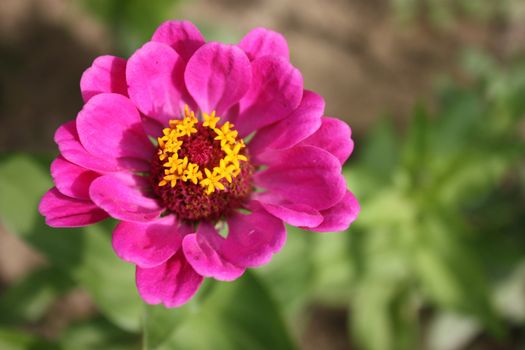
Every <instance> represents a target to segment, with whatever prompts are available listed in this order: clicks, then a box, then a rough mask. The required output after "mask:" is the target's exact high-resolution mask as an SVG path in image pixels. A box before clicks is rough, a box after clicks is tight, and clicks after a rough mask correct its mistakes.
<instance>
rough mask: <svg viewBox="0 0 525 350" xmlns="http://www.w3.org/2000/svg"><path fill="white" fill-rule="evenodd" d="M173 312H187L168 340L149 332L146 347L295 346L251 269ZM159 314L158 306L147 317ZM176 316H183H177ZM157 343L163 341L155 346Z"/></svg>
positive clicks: (252, 349) (231, 348) (230, 349)
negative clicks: (157, 337)
mask: <svg viewBox="0 0 525 350" xmlns="http://www.w3.org/2000/svg"><path fill="white" fill-rule="evenodd" d="M170 312H172V313H174V314H177V313H178V314H181V315H183V316H181V317H184V318H185V320H184V322H183V323H182V324H180V325H178V327H175V328H174V332H173V333H172V334H171V335H170V336H169V337H168V338H167V339H165V341H162V340H160V341H159V339H151V337H152V336H153V334H151V333H150V334H148V333H146V336H147V337H150V338H149V339H146V340H145V344H147V347H146V349H148V350H153V349H155V350H157V349H158V350H164V349H165V350H168V349H184V350H187V349H188V350H189V349H203V350H204V349H215V350H221V349H228V350H235V349H239V350H241V349H242V350H244V349H250V350H257V349H261V350H263V349H279V350H280V349H283V350H284V349H295V346H294V344H293V342H292V339H291V337H290V335H289V334H288V332H287V329H286V326H285V324H284V322H283V320H282V318H281V315H280V314H279V309H278V307H277V305H276V304H275V303H274V301H273V300H272V298H271V296H270V295H269V293H268V291H267V290H266V288H265V287H264V286H263V285H262V284H261V282H260V281H259V280H258V279H257V278H256V277H255V276H254V275H252V274H250V273H249V272H246V273H245V275H244V276H243V277H242V278H240V279H238V280H236V281H235V282H232V283H226V282H220V283H216V284H214V288H213V289H212V290H211V291H210V294H209V296H208V297H207V298H206V299H205V301H203V302H202V303H198V302H196V301H192V302H190V303H189V304H187V305H185V306H184V307H182V308H179V309H172V310H170ZM155 314H158V310H156V311H155V312H154V313H153V314H151V315H149V316H147V317H146V321H147V322H156V321H155V319H154V318H153V317H154V315H155ZM162 314H163V315H162V319H166V317H168V319H169V316H167V312H166V313H164V312H162ZM173 320H174V322H178V321H179V320H180V318H179V317H178V316H173ZM146 327H147V326H146ZM147 329H151V327H147ZM162 333H163V335H166V332H162ZM157 335H158V333H157ZM157 344H161V345H160V346H158V347H155V346H154V345H157Z"/></svg>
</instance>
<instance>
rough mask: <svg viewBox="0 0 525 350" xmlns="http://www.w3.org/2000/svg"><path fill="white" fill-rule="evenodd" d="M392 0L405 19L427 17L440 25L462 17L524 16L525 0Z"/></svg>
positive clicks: (486, 18)
mask: <svg viewBox="0 0 525 350" xmlns="http://www.w3.org/2000/svg"><path fill="white" fill-rule="evenodd" d="M390 3H391V6H392V8H393V10H394V12H395V13H396V14H397V16H398V17H399V18H400V19H401V20H403V21H407V20H412V19H414V18H416V17H418V16H424V17H425V18H426V19H428V20H430V22H431V23H433V24H434V25H436V26H439V27H446V26H449V25H451V24H453V23H457V20H458V19H462V18H463V19H464V18H471V19H475V20H481V21H490V20H498V19H502V18H506V19H510V20H516V21H518V20H523V18H525V3H524V2H523V1H522V0H496V1H494V0H390Z"/></svg>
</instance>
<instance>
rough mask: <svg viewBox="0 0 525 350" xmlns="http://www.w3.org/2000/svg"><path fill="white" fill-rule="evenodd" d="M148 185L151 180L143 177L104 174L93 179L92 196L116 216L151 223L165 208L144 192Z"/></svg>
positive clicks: (90, 192)
mask: <svg viewBox="0 0 525 350" xmlns="http://www.w3.org/2000/svg"><path fill="white" fill-rule="evenodd" d="M148 187H149V182H148V180H147V179H145V178H142V177H139V176H125V175H123V174H115V175H104V176H101V177H99V178H97V179H96V180H95V181H93V183H92V184H91V187H90V188H89V196H90V197H91V200H93V202H95V204H97V205H98V206H99V207H100V208H102V209H104V210H105V211H106V212H108V213H109V214H110V215H111V216H112V217H114V218H116V219H120V220H124V221H132V222H148V221H152V220H154V219H156V218H157V217H158V216H159V215H160V214H161V213H162V211H163V208H162V207H161V206H160V205H159V203H158V202H157V200H155V199H153V198H150V197H147V196H146V195H145V194H144V192H145V191H146V189H148Z"/></svg>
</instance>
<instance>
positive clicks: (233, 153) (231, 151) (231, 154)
mask: <svg viewBox="0 0 525 350" xmlns="http://www.w3.org/2000/svg"><path fill="white" fill-rule="evenodd" d="M243 148H244V143H241V142H238V143H237V144H235V146H233V147H230V146H229V145H226V146H225V147H222V150H223V151H224V153H226V156H225V157H224V159H225V160H226V161H228V162H230V163H232V164H233V165H234V166H235V168H239V166H240V165H239V161H240V160H244V161H247V160H248V158H247V157H246V156H245V155H243V154H239V152H240V151H241V149H243Z"/></svg>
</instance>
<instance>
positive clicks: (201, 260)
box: [182, 223, 245, 281]
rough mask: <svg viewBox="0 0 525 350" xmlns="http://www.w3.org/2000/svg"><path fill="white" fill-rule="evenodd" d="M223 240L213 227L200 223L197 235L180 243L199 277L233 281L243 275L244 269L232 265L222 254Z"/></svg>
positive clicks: (189, 236) (190, 236)
mask: <svg viewBox="0 0 525 350" xmlns="http://www.w3.org/2000/svg"><path fill="white" fill-rule="evenodd" d="M224 241H225V239H224V238H223V237H221V236H220V235H219V234H218V233H217V231H216V230H215V228H214V227H213V225H211V224H209V223H201V224H200V225H199V229H198V231H197V233H194V234H191V235H187V236H186V237H184V240H183V241H182V248H183V250H184V255H185V256H186V259H188V262H189V263H190V264H191V266H193V268H194V269H195V271H197V273H198V274H199V275H202V276H205V277H213V278H215V279H218V280H220V281H233V280H235V279H237V278H239V277H240V276H241V275H242V274H243V273H244V270H245V269H244V268H241V267H239V266H236V265H234V264H232V263H231V262H230V261H228V259H226V258H225V257H224V256H223V255H222V254H223V253H222V251H221V246H222V245H223V244H224Z"/></svg>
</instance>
